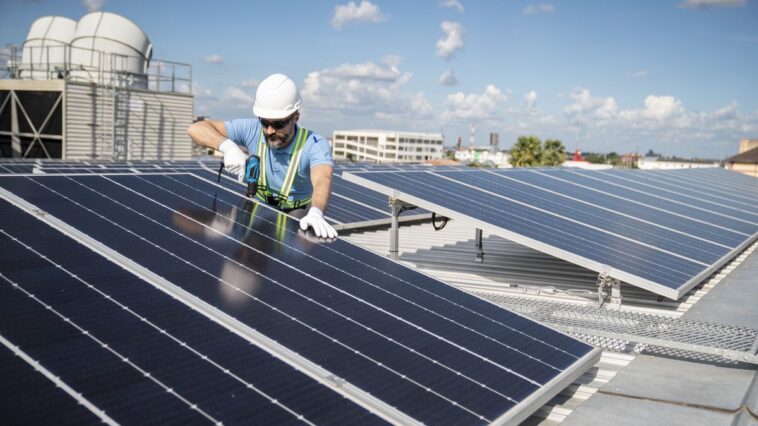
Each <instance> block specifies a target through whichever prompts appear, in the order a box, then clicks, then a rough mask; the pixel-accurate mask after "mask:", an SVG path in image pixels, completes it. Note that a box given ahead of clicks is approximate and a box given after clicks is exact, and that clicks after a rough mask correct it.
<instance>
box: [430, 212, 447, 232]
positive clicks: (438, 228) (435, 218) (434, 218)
mask: <svg viewBox="0 0 758 426" xmlns="http://www.w3.org/2000/svg"><path fill="white" fill-rule="evenodd" d="M436 220H437V213H434V212H432V226H433V227H434V230H435V231H439V230H441V229H442V228H444V227H445V225H447V221H448V219H447V218H446V217H444V216H442V225H440V226H437V223H436Z"/></svg>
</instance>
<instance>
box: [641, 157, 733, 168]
mask: <svg viewBox="0 0 758 426" xmlns="http://www.w3.org/2000/svg"><path fill="white" fill-rule="evenodd" d="M637 167H639V168H640V169H647V170H652V169H656V170H670V169H700V168H708V167H719V162H718V161H714V160H697V159H683V158H670V159H667V158H662V157H643V158H640V160H639V162H638V163H637Z"/></svg>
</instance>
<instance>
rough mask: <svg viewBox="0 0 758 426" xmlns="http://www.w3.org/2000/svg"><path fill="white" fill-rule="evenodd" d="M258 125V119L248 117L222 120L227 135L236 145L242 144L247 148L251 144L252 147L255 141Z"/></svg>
mask: <svg viewBox="0 0 758 426" xmlns="http://www.w3.org/2000/svg"><path fill="white" fill-rule="evenodd" d="M259 126H260V124H258V120H254V119H250V118H241V119H236V120H231V121H225V122H224V127H226V134H227V137H228V138H229V139H231V140H233V141H234V142H236V143H237V145H244V146H246V147H247V148H248V149H250V147H251V146H253V147H254V146H255V145H254V144H255V143H257V140H256V138H255V135H256V134H258V127H259Z"/></svg>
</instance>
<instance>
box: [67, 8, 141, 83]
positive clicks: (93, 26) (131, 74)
mask: <svg viewBox="0 0 758 426" xmlns="http://www.w3.org/2000/svg"><path fill="white" fill-rule="evenodd" d="M152 54H153V46H152V45H151V44H150V40H149V39H148V38H147V35H146V34H145V33H144V32H143V31H142V29H140V27H138V26H137V25H136V24H135V23H134V22H132V21H130V20H128V19H126V18H124V17H123V16H120V15H116V14H114V13H108V12H93V13H89V14H87V15H84V16H83V17H82V18H81V19H79V22H78V23H77V24H76V31H75V33H74V37H73V38H72V40H71V80H72V81H81V82H90V83H100V84H115V85H117V86H128V87H131V88H142V89H144V88H147V76H146V74H147V69H148V66H149V65H150V58H151V57H152Z"/></svg>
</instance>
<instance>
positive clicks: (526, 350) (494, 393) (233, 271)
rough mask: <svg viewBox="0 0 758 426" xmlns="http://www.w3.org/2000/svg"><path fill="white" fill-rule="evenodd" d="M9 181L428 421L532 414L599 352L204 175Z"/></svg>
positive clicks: (74, 223) (238, 317)
mask: <svg viewBox="0 0 758 426" xmlns="http://www.w3.org/2000/svg"><path fill="white" fill-rule="evenodd" d="M9 179H14V180H13V181H12V182H11V181H10V180H9ZM0 184H1V185H2V186H4V187H5V188H6V190H9V191H11V192H13V193H14V194H16V196H20V197H22V198H23V199H25V200H26V201H27V202H29V203H32V204H34V205H36V206H37V207H39V208H41V209H44V210H45V211H47V212H49V213H50V214H53V215H55V217H56V218H58V219H60V220H62V221H64V222H66V223H68V224H71V225H72V226H76V228H77V229H79V230H80V231H81V232H82V233H84V234H86V235H88V236H89V238H93V239H95V240H97V241H100V242H101V243H103V244H105V245H107V246H108V247H109V249H112V250H115V251H117V252H119V253H122V254H124V255H126V256H128V257H129V258H131V259H133V260H134V261H135V262H137V263H139V264H140V265H142V266H144V267H145V268H148V269H149V270H151V271H153V272H154V273H155V274H158V275H159V276H161V277H163V278H165V279H167V280H169V281H171V282H172V283H174V284H176V285H178V286H180V287H181V288H182V289H183V290H185V291H187V292H189V293H190V294H192V295H194V296H197V297H199V298H200V299H201V300H203V301H205V302H206V303H209V304H210V305H212V306H215V307H216V308H218V309H220V311H221V312H224V313H226V314H228V315H230V316H231V317H233V318H235V319H236V320H237V321H240V322H241V323H243V324H246V325H247V326H249V327H251V328H253V329H255V330H257V331H259V332H261V333H263V334H265V335H267V336H270V337H271V338H273V339H275V340H276V341H277V342H279V343H280V344H283V345H285V346H286V347H287V348H289V349H291V350H292V351H294V352H296V353H298V354H300V355H301V356H303V357H304V358H306V359H308V360H310V361H311V362H313V363H316V364H318V365H320V366H322V367H323V368H326V369H327V370H329V371H331V372H333V373H334V374H335V375H337V376H339V377H341V378H344V379H345V380H346V381H347V382H348V383H352V384H355V385H356V386H358V387H360V388H361V389H364V390H365V391H366V392H368V393H370V394H371V395H373V396H376V397H378V398H381V399H382V400H384V401H386V402H387V404H389V405H390V406H394V407H397V409H399V410H400V411H402V412H404V413H408V414H410V415H412V416H413V417H414V418H416V419H418V420H420V421H423V422H432V423H433V422H440V421H444V422H466V423H479V422H484V421H492V420H495V419H497V418H499V417H500V416H503V415H506V416H507V415H509V414H508V413H509V412H511V411H509V410H513V411H512V412H513V413H521V414H523V412H522V411H523V410H524V409H525V408H524V404H521V403H522V402H523V401H525V399H526V398H527V396H529V395H531V394H534V393H537V394H540V395H546V392H548V390H547V389H553V386H555V384H556V383H561V382H564V383H565V380H567V379H568V378H569V376H571V375H576V374H577V371H579V370H580V369H581V368H584V367H581V368H580V367H578V366H585V365H587V364H588V363H590V362H592V361H593V360H594V358H595V357H596V355H597V352H596V351H593V350H592V349H591V348H590V347H589V346H587V345H585V344H583V343H581V342H578V341H576V340H574V339H571V338H569V337H568V336H565V335H563V334H561V333H558V332H556V331H554V330H551V329H547V328H545V327H542V326H540V325H538V324H536V323H533V322H531V321H529V320H527V319H525V318H523V317H520V316H518V315H515V314H512V313H509V312H506V311H503V310H500V309H499V308H497V307H495V306H494V305H491V304H489V303H487V302H484V301H482V300H479V299H476V298H474V297H472V296H468V295H466V294H464V293H461V292H459V291H457V290H454V289H452V288H450V287H448V286H446V285H444V284H442V283H439V282H437V281H436V280H433V279H431V278H429V277H426V276H424V275H421V274H418V273H415V272H413V271H411V270H409V269H407V268H405V267H403V266H402V265H400V264H397V263H395V262H392V261H389V260H387V259H384V258H381V257H379V256H376V255H374V254H371V253H369V252H366V251H364V250H362V249H359V248H357V247H355V246H352V245H350V244H349V243H347V242H345V241H341V240H337V241H335V242H333V243H328V244H323V243H315V242H313V241H310V240H309V239H308V238H304V237H303V236H302V235H301V234H299V233H298V227H297V223H296V222H293V221H292V220H289V219H287V218H286V216H283V215H280V214H278V213H276V212H275V211H271V210H269V209H268V208H266V207H258V208H257V209H256V207H255V206H256V204H254V203H250V202H241V197H239V196H238V195H236V194H233V193H230V192H227V191H223V190H221V191H219V188H218V187H215V186H213V185H210V184H208V183H207V182H205V181H203V180H201V179H198V178H197V177H194V176H190V175H170V176H146V175H114V176H85V175H82V176H71V177H64V176H40V177H14V178H1V179H0ZM548 384H550V386H547V385H548ZM522 418H523V417H522Z"/></svg>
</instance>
